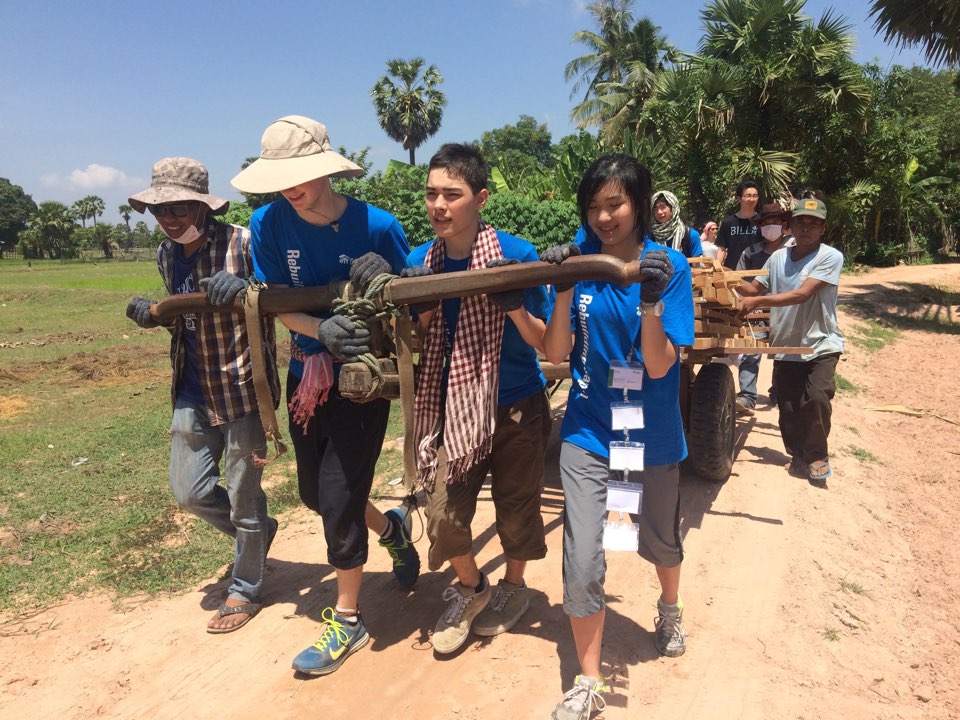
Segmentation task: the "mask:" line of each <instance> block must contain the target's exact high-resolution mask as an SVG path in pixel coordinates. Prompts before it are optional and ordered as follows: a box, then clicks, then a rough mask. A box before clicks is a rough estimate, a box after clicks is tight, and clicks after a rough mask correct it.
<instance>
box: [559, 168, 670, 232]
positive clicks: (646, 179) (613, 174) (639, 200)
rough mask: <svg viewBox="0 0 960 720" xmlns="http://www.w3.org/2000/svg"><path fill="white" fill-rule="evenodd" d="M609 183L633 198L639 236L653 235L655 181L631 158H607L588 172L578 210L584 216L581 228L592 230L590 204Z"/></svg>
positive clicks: (581, 183) (582, 184) (581, 217)
mask: <svg viewBox="0 0 960 720" xmlns="http://www.w3.org/2000/svg"><path fill="white" fill-rule="evenodd" d="M607 183H614V184H615V185H617V186H619V187H620V188H621V189H622V190H623V192H624V193H625V194H626V195H627V197H629V198H630V201H631V202H632V203H633V208H634V210H635V211H636V213H637V215H636V224H635V228H636V231H637V235H638V238H639V239H640V240H643V238H644V237H646V236H647V235H649V234H650V225H651V223H650V194H651V193H652V192H653V181H652V180H651V179H650V171H649V170H647V168H646V167H644V166H643V165H641V164H640V162H639V161H638V160H637V159H636V158H633V157H630V156H629V155H622V154H620V153H613V154H611V155H604V156H603V157H600V158H597V159H596V160H594V161H593V163H591V165H590V167H588V168H587V171H586V172H585V173H584V174H583V179H581V180H580V185H579V187H577V210H578V211H579V212H580V222H581V224H582V225H583V227H585V228H589V227H590V225H589V223H588V222H587V211H588V210H589V209H590V203H591V202H593V198H594V196H595V195H596V194H597V193H598V192H599V191H600V190H601V189H602V188H603V186H604V185H606V184H607Z"/></svg>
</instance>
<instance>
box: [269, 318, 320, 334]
mask: <svg viewBox="0 0 960 720" xmlns="http://www.w3.org/2000/svg"><path fill="white" fill-rule="evenodd" d="M277 317H278V318H280V322H282V323H283V324H284V325H285V326H286V327H287V329H288V330H292V331H293V332H295V333H300V334H301V335H306V336H307V337H311V338H316V337H317V328H319V327H320V323H321V322H323V321H322V320H321V319H320V318H315V317H313V315H308V314H307V313H300V312H292V313H280V314H279V315H277Z"/></svg>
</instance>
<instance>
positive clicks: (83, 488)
mask: <svg viewBox="0 0 960 720" xmlns="http://www.w3.org/2000/svg"><path fill="white" fill-rule="evenodd" d="M134 295H141V296H144V297H151V298H154V299H159V298H161V297H163V296H164V295H165V292H164V290H163V286H162V283H161V282H160V277H159V275H158V273H157V268H156V265H155V263H153V262H150V261H141V262H126V263H118V262H111V263H105V262H100V263H90V262H88V263H65V264H60V263H59V262H55V261H51V262H36V261H35V262H33V263H32V266H31V267H28V266H27V265H26V263H23V262H17V261H7V260H3V261H0V610H3V611H8V612H11V611H12V612H26V611H30V610H33V609H37V608H40V607H44V606H48V605H50V604H52V603H55V602H56V601H58V600H59V599H61V598H63V597H65V596H66V595H70V594H82V593H86V592H103V591H108V592H112V593H114V594H115V595H116V596H117V597H123V596H128V595H131V594H136V593H157V592H177V591H180V590H183V589H186V588H188V587H191V586H192V585H194V584H195V583H196V582H198V581H199V580H201V579H203V578H206V577H210V576H211V575H213V574H215V573H216V572H217V570H218V569H219V568H221V567H223V566H224V565H225V564H226V563H229V562H230V561H231V560H232V557H233V548H232V543H231V542H230V541H229V540H228V539H227V538H226V537H224V536H223V535H221V534H219V533H218V532H217V531H215V530H213V529H212V528H210V527H209V526H208V525H207V524H206V523H203V522H201V521H199V520H196V519H195V518H194V517H193V516H192V515H189V514H187V513H184V512H182V511H181V510H179V508H177V506H176V504H175V503H174V502H173V498H172V495H171V493H170V490H169V487H168V485H167V473H168V462H169V435H168V427H169V421H170V365H169V359H168V355H167V353H168V350H169V335H168V333H167V332H166V331H165V330H163V329H160V328H158V329H154V330H141V329H140V328H138V327H137V326H136V325H135V324H133V323H132V322H131V321H130V320H128V319H127V318H126V317H125V315H124V309H125V307H126V303H127V301H128V300H129V298H130V297H132V296H134ZM277 337H278V338H281V344H286V342H287V339H286V338H287V334H286V332H285V331H282V330H281V329H279V328H278V333H277ZM281 355H282V356H283V355H285V353H283V352H281ZM284 376H285V372H283V370H281V377H284ZM393 411H394V412H393V414H392V416H391V423H390V426H389V428H388V430H387V437H388V438H397V437H400V436H402V432H403V429H402V423H401V421H400V419H399V407H398V406H396V404H395V407H394V408H393ZM278 413H279V415H280V422H281V427H285V426H286V423H285V412H284V411H283V409H282V408H281V410H280V411H278ZM285 435H286V433H285ZM401 468H402V457H401V455H400V453H399V452H398V451H397V450H392V449H387V450H385V451H384V453H383V454H382V456H381V459H380V464H379V465H378V480H379V482H380V483H382V482H383V481H385V480H386V479H389V478H391V477H396V476H398V475H400V474H401ZM295 477H296V475H295V465H294V460H293V457H292V450H291V453H290V455H288V456H286V457H285V458H284V459H281V460H279V461H277V462H274V463H273V464H271V465H269V466H268V467H267V469H266V471H265V473H264V486H265V488H266V489H267V495H268V498H269V502H270V510H271V513H278V512H279V513H282V512H283V511H284V510H288V509H290V508H292V507H295V506H298V505H299V498H298V497H297V489H296V479H295ZM379 492H382V489H379ZM317 522H319V519H318V521H317Z"/></svg>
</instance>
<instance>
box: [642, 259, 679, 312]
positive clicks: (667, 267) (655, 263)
mask: <svg viewBox="0 0 960 720" xmlns="http://www.w3.org/2000/svg"><path fill="white" fill-rule="evenodd" d="M671 277H673V263H672V262H670V256H669V255H668V254H667V251H666V250H654V251H653V252H650V253H647V254H646V255H644V257H643V259H642V260H641V261H640V302H642V303H644V304H647V305H649V304H652V303H655V302H657V301H658V300H659V299H660V296H661V295H662V294H663V291H664V290H666V289H667V283H669V282H670V278H671Z"/></svg>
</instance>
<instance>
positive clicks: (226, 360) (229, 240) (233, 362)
mask: <svg viewBox="0 0 960 720" xmlns="http://www.w3.org/2000/svg"><path fill="white" fill-rule="evenodd" d="M206 236H207V240H206V243H204V245H203V247H201V248H200V249H199V250H198V251H197V252H198V253H200V257H199V258H198V260H197V263H196V265H194V268H193V282H194V287H197V282H198V281H199V280H200V279H201V278H206V277H211V276H212V275H214V274H216V273H217V272H219V271H220V270H226V271H227V272H230V273H233V274H234V275H237V276H239V277H242V278H252V277H253V260H252V258H251V255H250V231H249V230H247V229H246V228H242V227H238V226H236V225H228V224H226V223H223V222H220V221H218V220H214V219H213V218H212V217H211V218H210V219H209V221H208V222H207V230H206ZM174 247H175V245H174V243H173V241H171V240H164V241H163V242H162V243H161V244H160V247H159V248H157V266H158V267H159V269H160V276H161V277H162V278H163V284H164V286H166V288H167V292H168V293H173V283H174V263H175V260H174ZM184 323H185V320H184V317H183V316H182V315H179V316H177V318H176V319H175V320H174V321H173V322H172V323H170V325H168V326H167V330H169V331H170V333H171V335H172V337H171V339H170V362H171V364H172V365H173V385H172V386H171V390H170V395H171V399H172V401H174V402H175V401H176V394H177V385H178V384H179V381H180V375H181V373H182V372H183V366H184V363H185V362H186V352H185V345H184V337H183V334H184V330H185V324H184ZM261 328H262V334H263V340H264V349H263V350H264V359H265V361H266V364H267V372H268V373H269V374H270V390H271V393H272V395H273V406H274V407H277V405H278V404H279V402H280V379H279V377H278V375H277V362H276V361H277V342H276V333H275V330H274V319H273V316H263V317H262V318H261ZM197 362H198V364H199V366H200V367H199V371H200V385H201V389H202V391H203V399H204V405H205V406H206V408H207V417H208V418H209V419H210V424H211V425H222V424H224V423H228V422H231V421H233V420H237V419H238V418H241V417H244V416H246V415H249V414H250V413H252V412H254V411H256V410H257V397H256V393H255V391H254V386H253V366H252V364H251V362H250V346H249V342H248V340H247V329H246V324H245V322H244V319H243V315H242V314H238V313H230V312H218V313H198V314H197Z"/></svg>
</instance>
